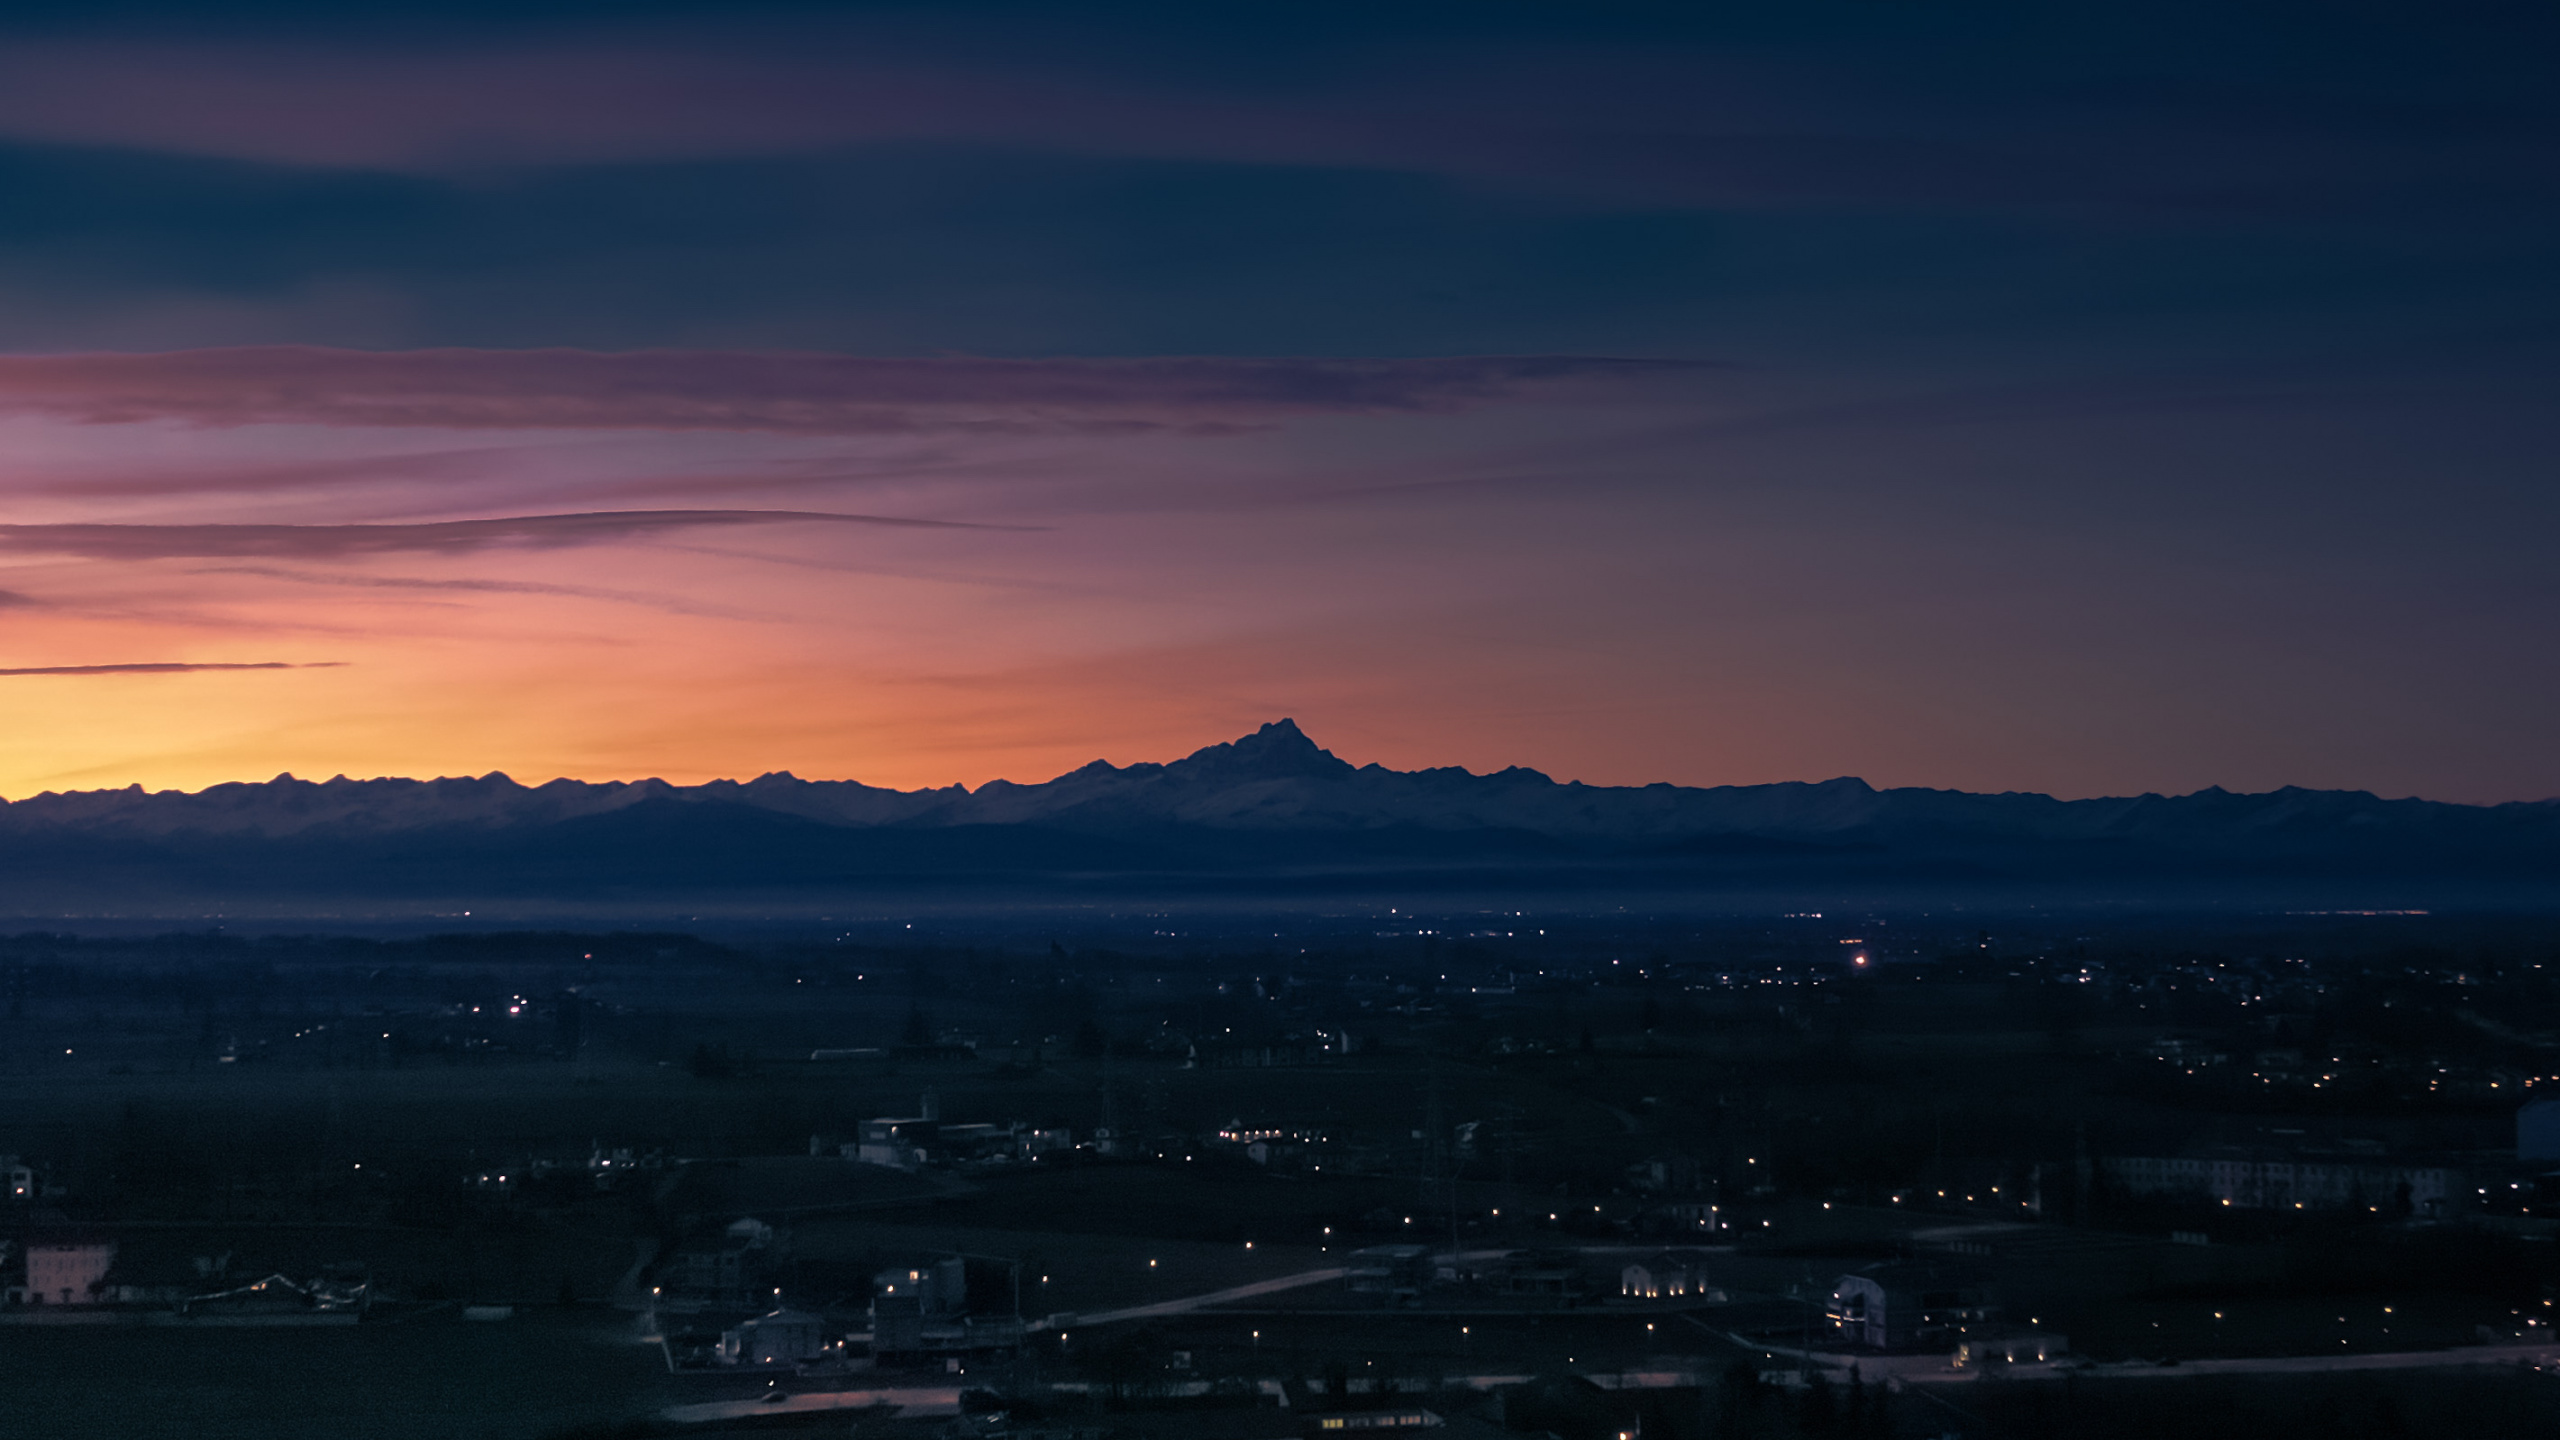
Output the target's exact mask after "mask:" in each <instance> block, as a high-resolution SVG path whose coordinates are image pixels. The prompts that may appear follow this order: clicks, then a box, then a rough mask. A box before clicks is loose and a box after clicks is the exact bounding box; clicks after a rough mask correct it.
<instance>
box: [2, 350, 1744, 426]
mask: <svg viewBox="0 0 2560 1440" xmlns="http://www.w3.org/2000/svg"><path fill="white" fill-rule="evenodd" d="M1694 368H1696V367H1695V366H1692V365H1687V364H1684V363H1681V362H1674V361H1660V360H1622V359H1602V358H1593V357H1585V356H1569V355H1528V356H1464V357H1458V358H1452V359H1382V360H1346V359H1252V358H1239V357H1176V358H1165V359H1149V360H1004V359H975V358H950V359H871V358H863V357H855V356H844V355H807V354H752V353H742V352H678V351H653V352H642V353H634V354H598V353H595V352H592V351H582V350H519V351H493V350H427V351H407V352H397V353H383V352H371V351H355V350H330V349H322V348H318V347H312V346H281V345H280V346H264V347H244V348H237V349H224V350H197V351H184V352H177V353H169V354H157V355H43V356H8V357H0V410H15V411H19V412H21V413H35V414H46V415H54V416H59V417H63V418H68V419H72V420H78V421H85V422H93V423H117V422H131V421H140V420H177V421H183V422H187V423H191V424H201V425H248V424H264V423H281V424H305V425H356V426H410V427H433V428H449V429H464V430H511V429H629V430H733V431H769V432H781V433H790V434H803V435H861V434H883V433H893V434H897V433H910V432H914V431H919V430H927V429H943V428H959V429H983V430H1047V429H1066V430H1083V431H1104V432H1113V431H1132V430H1183V431H1215V430H1225V429H1232V428H1235V427H1238V426H1246V425H1255V424H1268V423H1271V422H1272V421H1275V420H1278V419H1281V418H1284V417H1288V416H1299V415H1324V414H1335V415H1342V414H1352V415H1356V414H1376V413H1407V414H1411V413H1427V412H1445V411H1452V410H1460V409H1465V408H1469V407H1473V406H1478V405H1482V404H1485V403H1488V402H1491V401H1494V400H1501V399H1512V398H1518V397H1520V396H1522V395H1524V394H1529V393H1534V392H1535V391H1537V390H1538V389H1540V388H1542V387H1545V388H1553V387H1555V386H1557V385H1559V384H1562V383H1567V382H1574V381H1593V380H1599V381H1607V380H1613V379H1638V378H1644V377H1648V376H1658V375H1663V374H1673V373H1679V372H1681V371H1683V370H1688V369H1694Z"/></svg>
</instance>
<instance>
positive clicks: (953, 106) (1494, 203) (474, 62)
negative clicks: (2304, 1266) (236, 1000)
mask: <svg viewBox="0 0 2560 1440" xmlns="http://www.w3.org/2000/svg"><path fill="white" fill-rule="evenodd" d="M339 8H342V7H328V8H325V9H324V8H319V7H286V6H260V5H257V4H254V3H251V4H245V5H223V6H219V7H215V6H205V7H201V8H190V7H182V6H174V5H149V4H142V5H119V4H115V3H112V0H109V3H104V4H87V5H80V6H63V7H60V8H59V10H58V11H54V12H52V13H48V12H47V11H45V10H44V9H43V8H42V7H37V8H32V9H30V8H25V7H13V9H12V11H11V15H12V17H13V18H11V19H9V20H8V21H6V22H0V570H5V573H0V636H5V637H6V643H5V645H0V795H4V796H8V797H18V796H23V795H26V794H30V793H33V792H36V791H39V790H47V789H55V790H59V789H88V788H101V787H112V786H123V785H127V784H131V783H140V784H143V785H145V786H149V787H153V788H159V787H169V786H181V787H187V788H194V787H198V786H202V785H205V784H209V783H214V782H218V781H224V780H240V779H263V778H265V777H267V776H271V775H274V774H276V773H277V772H280V771H288V770H289V771H291V772H293V773H295V774H299V775H303V776H307V777H315V778H325V777H327V776H329V775H332V774H340V773H344V774H348V775H354V776H373V775H416V776H430V775H448V774H466V773H468V774H478V773H485V772H488V771H492V770H504V771H506V772H508V773H510V774H512V775H514V776H515V777H516V778H518V779H520V780H524V781H527V782H534V781H539V780H543V779H547V778H551V777H554V776H561V775H567V776H575V777H580V778H587V779H612V778H634V777H639V776H645V775H656V776H663V777H665V778H668V779H671V780H678V781H697V780H702V779H708V778H714V777H721V776H732V777H742V778H743V777H747V776H752V775H755V774H758V773H761V772H764V771H770V770H790V771H792V772H794V773H797V774H800V775H803V776H807V777H812V778H819V777H824V778H854V779H861V780H865V781H869V782H872V783H875V784H894V785H899V786H915V785H923V784H946V783H950V782H953V781H962V782H967V783H970V784H976V783H978V782H982V781H985V780H988V779H992V778H996V777H1000V776H1001V777H1006V778H1011V779H1016V780H1036V779H1044V778H1047V777H1048V776H1050V775H1053V774H1056V773H1059V772H1061V771H1063V770H1066V769H1069V768H1072V767H1074V766H1076V765H1079V764H1082V763H1084V762H1085V761H1088V760H1091V759H1094V758H1096V757H1103V758H1108V759H1111V760H1113V761H1117V762H1124V763H1125V762H1129V761H1137V760H1160V759H1169V758H1172V757H1174V756H1176V755H1179V754H1181V753H1183V752H1186V751H1188V750H1190V749H1192V748H1194V747H1196V746H1199V745H1202V744H1207V743H1210V742H1212V741H1216V740H1220V739H1226V738H1230V737H1232V736H1234V735H1236V734H1239V733H1241V732H1243V731H1246V730H1249V729H1251V728H1252V727H1254V726H1255V725H1258V724H1260V723H1262V722H1264V721H1266V720H1271V719H1274V718H1277V717H1279V716H1283V715H1287V716H1294V717H1295V718H1296V719H1297V720H1298V721H1299V722H1300V723H1301V724H1302V725H1303V726H1304V727H1305V728H1306V729H1307V730H1308V732H1309V733H1310V734H1312V735H1313V736H1314V737H1315V738H1316V739H1317V740H1318V741H1319V742H1320V743H1323V744H1326V745H1328V746H1330V747H1332V748H1333V749H1335V750H1336V751H1337V752H1338V753H1341V754H1342V755H1344V756H1345V758H1348V759H1351V760H1353V761H1355V762H1366V761H1371V760H1375V761H1380V762H1383V763H1386V764H1389V765H1393V766H1397V767H1400V768H1409V767H1417V766H1424V765H1441V764H1459V765H1465V766H1468V767H1471V768H1474V769H1478V770H1484V769H1494V768H1499V767H1501V766H1504V765H1509V764H1514V763H1517V764H1524V765H1530V766H1535V767H1537V768H1539V769H1543V770H1546V771H1548V772H1549V773H1551V774H1554V775H1556V776H1558V777H1559V778H1572V779H1581V780H1586V781H1591V782H1595V783H1620V784H1624V783H1644V782H1650V781H1657V780H1667V781H1674V782H1679V783H1686V784H1719V783H1746V782H1759V781H1770V780H1790V779H1822V778H1826V777H1830V776H1834V775H1843V774H1853V775H1860V776H1863V777H1865V778H1866V779H1868V780H1869V781H1871V782H1873V783H1875V784H1878V785H1932V786H1948V787H1960V788H1965V789H1975V790H2043V791H2049V792H2053V793H2058V794H2062V795H2069V796H2081V795H2093V794H2120V793H2132V792H2140V791H2146V790H2158V791H2169V792H2177V791H2185V790H2191V789H2196V788H2200V787H2203V786H2207V785H2216V784H2218V785H2222V786H2225V787H2229V788H2232V789H2268V788H2273V787H2276V786H2280V785H2287V784H2295V785H2305V786H2315V787H2344V788H2360V789H2371V790H2376V791H2379V792H2381V793H2384V794H2389V795H2406V794H2418V795H2425V796H2428V797H2431V798H2436V799H2447V800H2466V801H2502V800H2514V799H2539V798H2543V797H2546V796H2552V795H2560V745H2555V744H2554V743H2553V737H2554V735H2555V733H2560V653H2555V652H2556V651H2560V644H2556V643H2555V642H2556V641H2560V603H2555V602H2560V572H2555V568H2554V564H2553V559H2552V553H2553V536H2554V535H2555V534H2560V489H2555V480H2560V473H2556V472H2560V386H2556V385H2555V380H2560V84H2555V83H2554V77H2555V75H2560V20H2555V19H2554V18H2553V16H2555V15H2560V11H2553V10H2551V9H2550V8H2548V7H2527V6H2478V7H2469V6H2464V5H2459V4H2455V5H2440V6H2432V7H2426V8H2423V9H2422V8H2420V7H2415V6H2406V7H2383V6H2356V5H2340V4H2322V5H2311V4H2304V5H2296V6H2271V5H2243V4H2224V3H2216V4H2194V5H2166V4H2145V5H2140V6H2116V7H2106V6H2062V5H2053V6H2038V7H2023V6H2006V5H1987V4H1986V5H1962V6H1936V5H1923V6H1905V5H1888V4H1854V5H1828V4H1821V3H1809V4H1787V5H1763V6H1752V7H1712V6H1700V5H1680V6H1661V7H1650V6H1627V5H1609V4H1603V3H1592V4H1578V5H1511V4H1503V3H1498V0H1478V3H1469V4H1457V5H1391V4H1389V5H1381V4H1374V3H1372V4H1363V5H1345V6H1332V5H1325V4H1305V3H1295V4H1288V5H1272V6H1254V5H1190V6H1180V7H1176V6H1115V5H1098V4H1097V5H1075V6H1065V5H976V4H967V3H934V4H919V5H913V6H897V5H843V4H839V5H830V6H826V7H804V8H792V7H766V8H759V7H755V6H751V5H739V4H722V5H699V6H684V5H649V4H637V5H604V4H569V5H557V4H554V5H544V4H542V3H539V0H535V3H527V4H510V5H504V6H500V5H487V6H480V7H471V6H463V7H437V8H433V9H429V8H415V7H412V8H402V7H399V6H397V5H395V6H393V7H391V8H387V9H375V8H373V7H363V8H365V9H366V10H367V18H365V19H363V20H362V21H356V20H351V19H348V18H346V17H344V16H342V15H339V14H338V13H337V10H338V9H339ZM344 8H353V7H344Z"/></svg>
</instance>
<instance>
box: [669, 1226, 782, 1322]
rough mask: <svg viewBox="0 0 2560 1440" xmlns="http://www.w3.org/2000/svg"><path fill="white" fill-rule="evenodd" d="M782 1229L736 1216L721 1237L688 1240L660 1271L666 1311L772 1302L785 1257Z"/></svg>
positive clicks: (732, 1307) (686, 1310)
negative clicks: (776, 1274)
mask: <svg viewBox="0 0 2560 1440" xmlns="http://www.w3.org/2000/svg"><path fill="white" fill-rule="evenodd" d="M783 1248H784V1246H783V1241H782V1237H781V1233H780V1232H779V1231H777V1230H775V1229H774V1228H773V1227H772V1226H771V1225H768V1224H766V1223H764V1222H763V1221H761V1220H757V1219H754V1218H752V1217H749V1218H747V1219H742V1220H736V1221H732V1222H731V1223H730V1225H729V1226H728V1228H727V1229H725V1230H723V1231H721V1232H720V1235H719V1237H718V1238H717V1239H711V1240H697V1241H693V1242H690V1243H688V1244H686V1245H685V1246H684V1247H683V1248H681V1249H679V1250H677V1251H676V1253H675V1254H674V1255H672V1256H670V1257H669V1258H668V1260H667V1263H666V1266H665V1267H664V1268H663V1269H662V1270H661V1271H660V1272H659V1280H658V1293H657V1304H658V1308H660V1309H662V1310H669V1311H676V1312H680V1313H681V1312H689V1311H698V1310H703V1309H715V1308H716V1309H745V1308H748V1307H750V1306H756V1305H759V1304H762V1303H766V1302H769V1301H770V1300H771V1299H772V1296H773V1275H774V1272H775V1271H776V1270H777V1269H778V1268H779V1267H780V1265H781V1261H782V1251H783Z"/></svg>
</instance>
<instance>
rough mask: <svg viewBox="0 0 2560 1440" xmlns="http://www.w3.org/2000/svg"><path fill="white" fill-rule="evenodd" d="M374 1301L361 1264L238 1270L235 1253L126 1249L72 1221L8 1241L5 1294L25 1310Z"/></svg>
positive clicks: (227, 1308)
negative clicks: (158, 1259) (156, 1255)
mask: <svg viewBox="0 0 2560 1440" xmlns="http://www.w3.org/2000/svg"><path fill="white" fill-rule="evenodd" d="M372 1300H373V1285H372V1280H371V1277H370V1275H369V1273H368V1272H367V1271H366V1270H365V1267H363V1266H361V1265H340V1266H332V1267H329V1268H328V1269H326V1270H324V1271H323V1272H322V1273H321V1274H320V1275H318V1276H316V1277H313V1278H310V1279H305V1280H296V1279H294V1278H292V1277H291V1276H287V1275H283V1274H278V1273H267V1274H259V1273H256V1272H254V1271H249V1272H240V1273H235V1272H234V1270H233V1267H232V1253H231V1252H230V1251H224V1252H222V1253H221V1254H218V1255H197V1256H192V1257H186V1259H185V1260H184V1261H178V1260H172V1259H164V1260H163V1261H162V1263H157V1264H155V1263H153V1261H152V1259H151V1258H149V1257H142V1258H140V1259H139V1260H138V1261H137V1258H136V1257H130V1256H126V1255H125V1254H124V1253H123V1250H122V1247H121V1246H119V1245H118V1243H117V1242H116V1240H115V1239H114V1237H112V1236H108V1235H104V1234H99V1233H96V1232H93V1231H85V1230H79V1229H73V1228H69V1227H54V1228H43V1229H38V1230H35V1231H33V1232H31V1233H30V1234H29V1235H28V1236H27V1237H26V1238H25V1240H23V1241H0V1301H4V1302H5V1303H6V1305H7V1307H8V1308H9V1309H11V1310H14V1311H19V1312H21V1313H22V1314H29V1315H33V1314H34V1313H36V1312H41V1313H42V1314H45V1315H51V1314H53V1313H55V1312H59V1311H65V1310H79V1309H93V1308H96V1307H101V1306H121V1307H126V1308H132V1309H142V1310H158V1311H169V1312H174V1313H176V1314H180V1315H209V1314H228V1315H235V1316H252V1317H253V1316H257V1315H279V1316H296V1315H307V1314H315V1313H316V1314H334V1315H340V1316H344V1317H347V1318H352V1317H353V1316H354V1315H355V1314H357V1313H359V1312H361V1311H363V1310H364V1309H366V1308H367V1307H368V1306H370V1304H371V1303H372Z"/></svg>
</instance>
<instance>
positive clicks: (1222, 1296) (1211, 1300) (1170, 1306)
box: [1031, 1265, 1351, 1330]
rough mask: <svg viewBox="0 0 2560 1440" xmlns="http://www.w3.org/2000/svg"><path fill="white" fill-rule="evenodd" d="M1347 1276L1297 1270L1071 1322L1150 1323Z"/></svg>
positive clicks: (1037, 1326) (1335, 1270) (1039, 1325)
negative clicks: (1143, 1321) (1139, 1321)
mask: <svg viewBox="0 0 2560 1440" xmlns="http://www.w3.org/2000/svg"><path fill="white" fill-rule="evenodd" d="M1350 1273H1351V1272H1350V1271H1348V1270H1346V1269H1344V1268H1342V1267H1341V1266H1339V1265H1336V1266H1333V1267H1332V1268H1330V1269H1325V1270H1301V1271H1299V1272H1298V1273H1297V1274H1295V1275H1283V1276H1281V1277H1279V1278H1278V1279H1276V1280H1256V1281H1254V1282H1253V1283H1252V1284H1250V1285H1238V1286H1236V1287H1234V1288H1233V1289H1228V1290H1212V1291H1210V1292H1209V1293H1208V1294H1206V1295H1194V1296H1191V1297H1190V1298H1188V1299H1183V1300H1162V1301H1158V1302H1157V1303H1155V1304H1153V1305H1132V1306H1130V1307H1129V1308H1128V1309H1126V1310H1103V1311H1098V1312H1096V1313H1094V1314H1091V1315H1078V1316H1076V1317H1075V1323H1076V1324H1077V1325H1079V1326H1083V1325H1108V1324H1111V1323H1112V1322H1113V1321H1116V1320H1152V1319H1154V1318H1155V1317H1156V1316H1158V1315H1188V1314H1190V1313H1191V1312H1192V1311H1194V1310H1202V1309H1206V1308H1208V1307H1209V1306H1212V1305H1229V1304H1233V1303H1234V1302H1236V1301H1238V1300H1250V1299H1252V1298H1253V1297H1254V1296H1256V1295H1270V1294H1273V1293H1275V1292H1278V1291H1281V1290H1298V1289H1303V1288H1305V1287H1306V1286H1309V1285H1322V1284H1323V1283H1325V1282H1326V1281H1328V1280H1339V1279H1341V1278H1342V1277H1343V1276H1345V1275H1348V1274H1350ZM1031 1328H1032V1329H1034V1330H1046V1329H1048V1328H1049V1322H1047V1321H1045V1320H1043V1321H1038V1322H1035V1323H1034V1324H1033V1325H1032V1327H1031Z"/></svg>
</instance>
